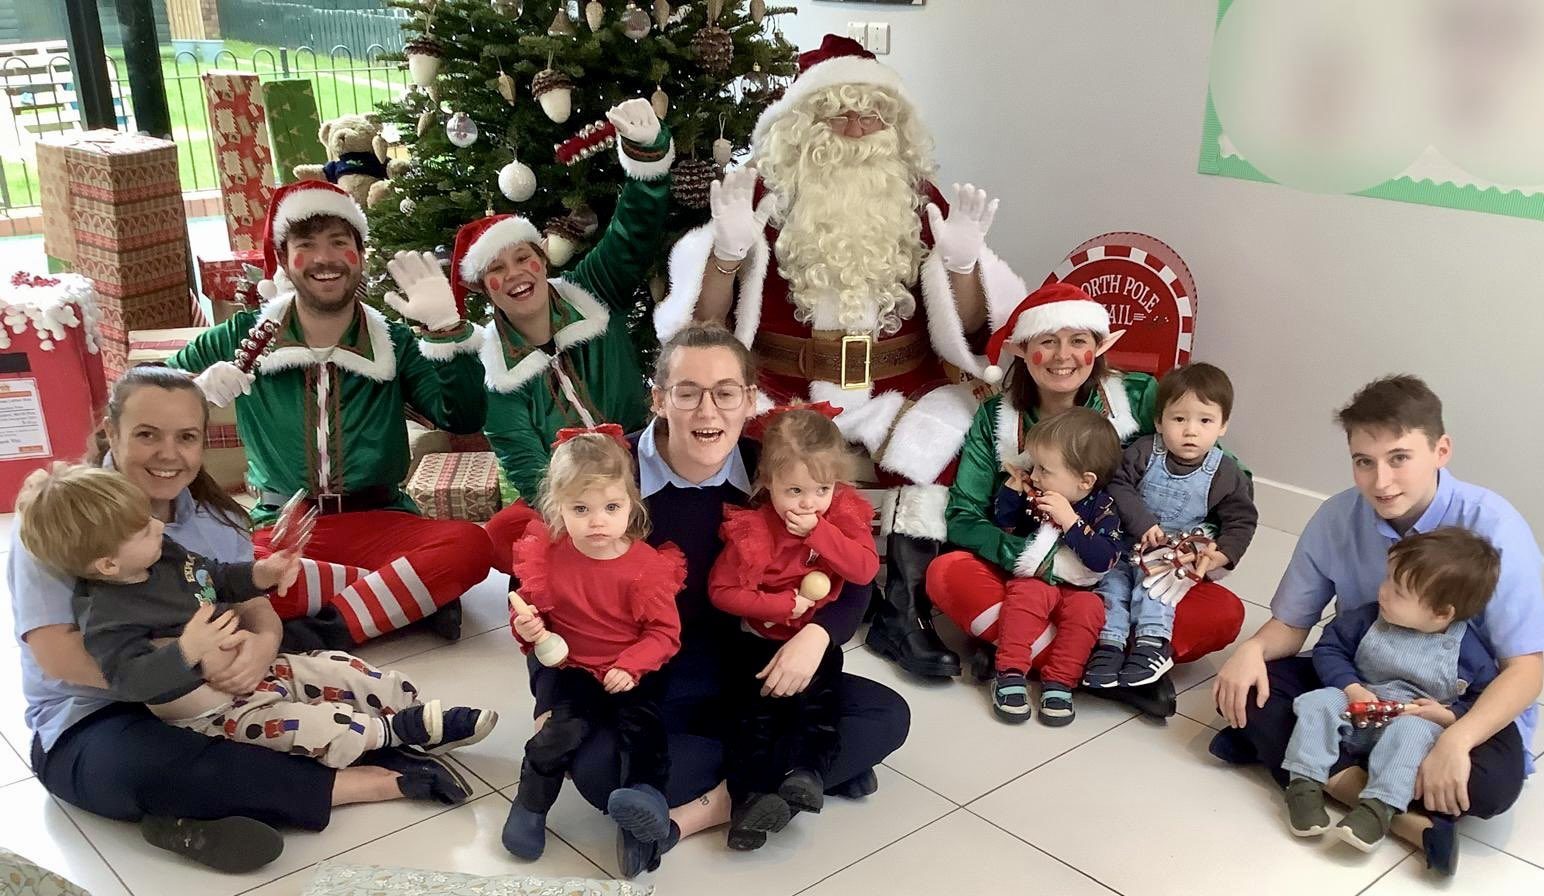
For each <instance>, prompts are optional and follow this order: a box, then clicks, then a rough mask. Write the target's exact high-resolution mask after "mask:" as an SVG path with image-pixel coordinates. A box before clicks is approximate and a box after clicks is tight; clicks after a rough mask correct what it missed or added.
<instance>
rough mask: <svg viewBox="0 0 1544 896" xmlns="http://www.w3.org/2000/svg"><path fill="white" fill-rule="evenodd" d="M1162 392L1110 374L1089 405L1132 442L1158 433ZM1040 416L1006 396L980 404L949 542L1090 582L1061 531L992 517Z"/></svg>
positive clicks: (1054, 579) (951, 512)
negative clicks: (1032, 531) (1013, 527)
mask: <svg viewBox="0 0 1544 896" xmlns="http://www.w3.org/2000/svg"><path fill="white" fill-rule="evenodd" d="M1157 398H1158V383H1157V381H1155V380H1154V379H1153V378H1152V377H1151V376H1148V375H1147V374H1145V373H1111V374H1109V375H1107V376H1106V377H1105V379H1104V382H1103V383H1102V384H1101V385H1100V388H1098V389H1095V390H1093V392H1092V393H1091V394H1090V395H1089V396H1088V400H1087V401H1085V402H1084V403H1083V406H1084V407H1086V408H1091V409H1092V410H1096V411H1099V412H1101V413H1103V414H1104V415H1105V416H1106V417H1108V418H1110V423H1111V424H1112V425H1113V426H1114V427H1115V432H1116V433H1117V434H1118V435H1119V436H1120V440H1121V444H1123V445H1125V444H1129V443H1130V442H1132V441H1133V440H1134V439H1136V438H1137V437H1138V436H1140V435H1143V434H1146V433H1151V432H1153V414H1154V410H1155V408H1154V405H1155V404H1156V403H1157ZM1036 417H1037V415H1036V414H1034V413H1033V412H1031V413H1028V414H1021V413H1019V412H1018V411H1016V410H1014V409H1013V406H1012V405H1011V404H1009V403H1008V399H1007V396H1005V395H994V396H992V397H991V398H988V399H987V400H986V401H985V402H983V403H982V405H981V407H980V408H979V409H978V410H977V411H976V417H975V419H974V420H973V421H971V425H970V430H969V431H968V432H966V434H965V444H964V445H963V446H962V447H961V448H960V465H959V469H958V472H957V473H956V474H955V477H954V485H952V486H950V487H949V503H948V505H947V506H946V507H945V509H944V518H945V520H946V521H947V523H948V526H949V541H950V542H952V543H954V544H956V545H959V546H960V547H962V548H964V549H966V550H968V551H970V552H972V553H974V554H975V555H976V556H978V557H981V558H982V559H984V560H986V561H988V562H990V563H993V564H996V565H997V566H999V567H1001V568H1002V569H1003V570H1005V571H1007V572H1008V573H1009V574H1010V575H1011V574H1013V573H1014V571H1015V569H1038V570H1042V573H1041V577H1042V578H1044V579H1045V580H1046V581H1049V582H1051V583H1052V584H1063V583H1069V584H1086V583H1083V582H1079V581H1078V580H1079V579H1083V578H1085V576H1084V575H1083V573H1086V570H1084V569H1081V567H1082V564H1081V563H1080V562H1078V561H1077V558H1076V556H1075V555H1073V553H1072V550H1071V549H1070V548H1067V547H1066V546H1065V545H1063V544H1061V542H1060V539H1059V538H1058V539H1046V538H1039V537H1037V538H1034V539H1029V538H1025V537H1023V536H1019V535H1014V534H1013V533H1012V532H1004V531H1003V530H1002V529H999V528H998V527H997V526H996V525H995V524H993V522H992V517H991V507H992V500H993V498H994V496H996V494H997V490H998V489H1000V488H1002V486H1003V484H1004V483H1006V482H1007V481H1008V474H1007V472H1006V471H1004V469H1003V464H1004V463H1005V462H1007V461H1011V460H1013V459H1015V458H1017V457H1018V456H1019V454H1020V453H1021V452H1022V451H1023V447H1024V434H1025V433H1026V432H1028V431H1029V427H1031V426H1033V425H1034V424H1035V422H1036ZM1045 528H1047V527H1042V531H1044V529H1045ZM1053 552H1054V553H1053ZM1048 560H1049V561H1050V562H1047V561H1048ZM1096 578H1097V577H1096Z"/></svg>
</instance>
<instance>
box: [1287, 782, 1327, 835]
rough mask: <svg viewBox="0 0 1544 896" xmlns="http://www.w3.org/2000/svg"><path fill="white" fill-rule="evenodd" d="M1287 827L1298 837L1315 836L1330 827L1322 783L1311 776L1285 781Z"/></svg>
mask: <svg viewBox="0 0 1544 896" xmlns="http://www.w3.org/2000/svg"><path fill="white" fill-rule="evenodd" d="M1286 799H1287V827H1289V828H1291V829H1292V833H1294V834H1296V835H1297V836H1299V837H1317V836H1319V835H1320V834H1322V833H1324V832H1325V831H1327V830H1329V829H1330V813H1328V812H1326V811H1325V810H1324V785H1323V784H1320V783H1319V782H1318V781H1315V780H1313V779H1311V778H1293V779H1292V780H1291V781H1289V782H1287V795H1286Z"/></svg>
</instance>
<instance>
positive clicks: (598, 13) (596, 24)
mask: <svg viewBox="0 0 1544 896" xmlns="http://www.w3.org/2000/svg"><path fill="white" fill-rule="evenodd" d="M584 20H585V21H586V22H589V23H590V30H591V31H599V30H600V29H601V28H603V27H605V25H606V7H604V6H601V5H600V0H590V2H589V3H587V4H585V7H584Z"/></svg>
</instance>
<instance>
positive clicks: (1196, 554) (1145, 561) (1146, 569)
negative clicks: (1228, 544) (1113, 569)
mask: <svg viewBox="0 0 1544 896" xmlns="http://www.w3.org/2000/svg"><path fill="white" fill-rule="evenodd" d="M1216 546H1217V542H1216V541H1215V540H1213V539H1212V538H1211V537H1210V536H1208V535H1207V534H1206V533H1204V532H1202V531H1201V530H1200V529H1195V530H1193V531H1191V532H1187V533H1185V534H1184V535H1170V536H1169V539H1168V541H1166V542H1164V543H1163V544H1160V545H1158V546H1157V547H1154V548H1149V549H1148V550H1146V551H1143V552H1142V553H1140V554H1138V555H1137V556H1136V557H1135V558H1134V559H1135V561H1136V564H1137V566H1138V567H1139V568H1140V569H1141V571H1142V587H1143V588H1144V589H1146V590H1147V593H1148V594H1149V595H1150V596H1152V597H1155V598H1157V599H1158V600H1161V601H1163V602H1164V603H1166V604H1169V605H1170V606H1177V605H1178V604H1179V602H1180V601H1181V600H1184V598H1185V592H1187V591H1189V590H1190V589H1191V588H1192V587H1193V586H1194V585H1195V583H1197V582H1199V581H1201V575H1200V573H1198V572H1196V568H1195V563H1196V560H1198V559H1199V558H1200V557H1201V555H1202V554H1204V553H1206V552H1207V551H1209V550H1211V549H1212V548H1214V547H1216Z"/></svg>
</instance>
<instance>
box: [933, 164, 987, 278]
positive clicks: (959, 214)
mask: <svg viewBox="0 0 1544 896" xmlns="http://www.w3.org/2000/svg"><path fill="white" fill-rule="evenodd" d="M995 217H997V200H996V199H988V198H987V195H986V191H985V190H978V189H976V188H975V187H973V186H971V185H970V184H966V185H965V186H963V187H962V186H960V185H959V184H955V185H954V202H953V203H952V204H951V205H950V206H949V217H948V218H947V219H946V218H944V216H943V213H942V212H940V211H939V210H938V206H937V205H935V204H933V203H929V204H928V207H927V218H928V221H929V223H931V224H932V228H933V254H934V255H937V256H938V257H939V259H940V260H941V261H943V263H944V267H945V268H948V269H949V270H951V271H953V272H954V273H956V274H968V273H970V272H971V271H973V270H975V269H976V261H977V260H978V259H980V258H981V249H982V247H984V246H985V245H986V232H987V231H988V230H991V229H992V219H993V218H995Z"/></svg>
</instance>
